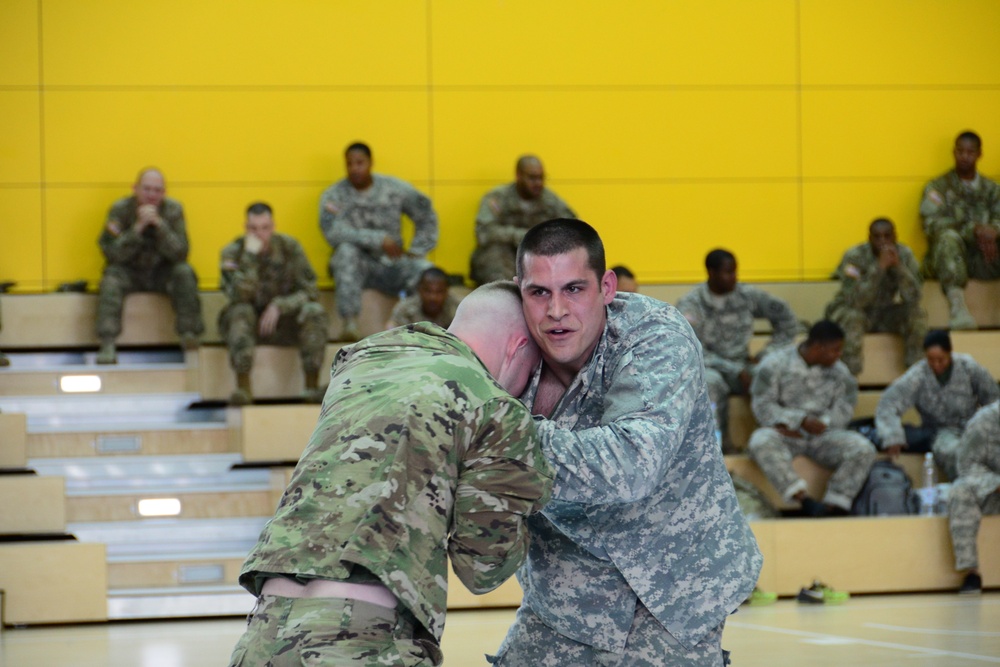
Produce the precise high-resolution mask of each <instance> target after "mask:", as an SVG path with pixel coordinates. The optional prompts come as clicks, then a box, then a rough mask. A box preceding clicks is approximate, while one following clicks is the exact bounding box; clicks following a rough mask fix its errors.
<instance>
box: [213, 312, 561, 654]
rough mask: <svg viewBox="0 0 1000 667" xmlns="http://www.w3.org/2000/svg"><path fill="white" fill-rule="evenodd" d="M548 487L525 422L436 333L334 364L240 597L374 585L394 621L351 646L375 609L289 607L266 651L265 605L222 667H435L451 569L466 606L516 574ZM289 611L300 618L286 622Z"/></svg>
mask: <svg viewBox="0 0 1000 667" xmlns="http://www.w3.org/2000/svg"><path fill="white" fill-rule="evenodd" d="M552 474H553V473H552V470H551V468H550V467H549V465H548V464H547V463H546V461H545V459H544V457H543V456H542V453H541V449H540V447H539V441H538V438H537V436H536V434H535V427H534V423H533V421H532V418H531V415H530V414H529V413H528V411H527V409H526V408H525V407H524V405H523V404H522V403H521V402H520V401H518V400H517V399H515V398H512V397H511V396H510V395H509V394H507V393H506V392H505V391H503V389H502V388H501V387H500V385H499V384H497V383H496V382H495V381H494V380H493V379H492V378H491V377H490V376H489V374H488V372H487V370H486V368H485V367H484V366H483V364H482V362H480V361H479V359H478V358H477V357H476V356H475V354H474V353H473V352H472V350H471V349H470V348H469V347H468V346H467V345H466V344H465V343H463V342H461V341H460V340H459V339H458V338H456V337H455V336H453V335H451V334H450V333H448V332H446V331H445V330H443V329H441V328H439V327H436V326H434V325H423V324H417V325H411V326H407V327H400V328H396V329H392V330H390V331H387V332H383V333H378V334H375V335H372V336H369V337H368V338H366V339H365V340H363V341H361V342H360V343H357V344H356V345H352V346H349V347H346V348H344V349H342V350H341V351H340V352H339V353H338V354H337V358H336V360H335V362H334V365H333V371H332V375H331V380H330V385H329V387H328V388H327V392H326V398H325V399H324V402H323V407H322V409H321V411H320V416H319V421H318V422H317V425H316V429H315V431H314V432H313V435H312V437H311V438H310V440H309V444H308V445H307V446H306V449H305V451H304V452H303V454H302V457H301V459H300V460H299V464H298V466H297V467H296V468H295V472H294V473H293V474H292V478H291V481H290V483H289V485H288V488H287V489H286V491H285V493H284V495H283V496H282V498H281V501H280V503H279V505H278V509H277V511H276V513H275V515H274V517H273V518H272V519H271V520H270V521H269V522H268V524H267V525H266V526H265V527H264V530H263V532H262V533H261V536H260V539H259V541H258V542H257V545H256V546H255V547H254V548H253V550H252V551H251V553H250V555H249V556H248V558H247V560H246V562H245V563H244V565H243V569H242V571H241V573H240V579H239V581H240V584H241V585H242V586H243V587H244V588H246V589H247V590H249V591H250V592H251V593H253V594H255V595H259V594H260V589H261V587H262V585H263V582H264V580H266V578H267V577H268V576H269V575H279V576H280V575H284V576H289V577H294V578H296V579H297V580H298V581H299V582H301V583H305V582H307V581H308V580H310V579H314V578H321V579H330V580H348V581H365V580H366V578H367V580H371V578H372V577H375V578H377V579H378V581H380V582H381V583H382V584H383V585H385V586H386V587H388V588H389V590H390V591H392V593H393V594H394V595H395V596H396V597H397V598H398V599H399V601H400V603H399V606H398V607H397V611H398V612H399V613H398V614H394V613H392V610H388V609H383V610H381V613H382V615H383V618H381V619H378V618H375V619H374V622H375V626H373V627H371V628H369V629H368V631H367V632H366V634H365V635H363V636H359V634H358V627H359V626H364V623H363V622H359V621H358V620H357V619H353V620H352V617H351V612H352V610H351V607H360V608H361V612H362V613H363V614H364V615H365V616H369V615H371V614H372V611H373V610H372V609H370V608H369V607H370V606H371V605H365V604H363V603H359V604H358V605H355V604H354V602H355V601H351V600H348V601H345V600H342V599H328V601H329V605H328V607H324V606H323V605H322V604H319V603H315V602H302V600H303V599H301V598H296V599H294V602H291V603H287V602H286V603H284V605H283V607H282V610H283V611H282V613H283V614H287V618H288V620H289V623H292V624H294V625H292V626H288V625H286V626H284V627H281V628H279V630H280V634H279V635H277V636H280V637H281V638H280V639H275V638H274V637H275V636H276V635H275V634H274V629H275V626H276V625H280V623H275V622H274V621H273V619H272V618H270V615H269V614H267V613H262V612H261V608H262V607H263V609H264V611H266V609H267V607H268V605H273V604H275V603H274V601H273V600H274V597H275V596H263V597H261V598H260V602H259V603H258V613H256V614H255V615H254V616H253V619H252V621H251V622H250V626H249V628H248V631H247V633H246V635H244V638H243V639H241V640H240V642H239V643H238V644H237V646H236V649H235V651H234V654H233V659H232V663H231V664H232V665H241V664H242V665H244V666H245V667H257V666H258V665H264V664H272V663H270V662H268V660H269V659H272V657H273V658H274V659H276V660H277V658H278V657H280V656H282V655H289V654H290V657H291V659H292V660H293V661H294V660H298V659H299V656H300V655H301V657H302V660H303V662H302V663H301V664H311V663H310V662H308V660H309V659H311V660H313V661H315V664H323V665H347V664H349V665H361V666H365V667H367V666H371V667H375V666H376V665H430V664H432V662H433V663H434V664H439V663H440V651H439V649H438V648H437V643H438V642H439V641H440V639H441V633H442V631H443V630H444V621H445V605H446V598H447V588H448V557H449V556H450V558H451V564H452V567H453V568H454V570H455V573H456V574H458V576H459V578H460V579H461V580H462V583H464V584H465V586H466V587H468V588H469V590H471V591H472V592H474V593H477V594H478V593H485V592H487V591H490V590H492V589H494V588H496V587H497V586H499V585H500V584H501V583H502V582H503V581H505V580H506V579H507V578H508V577H509V576H510V575H512V574H513V573H514V571H515V569H516V568H517V566H518V565H520V563H521V561H522V559H523V558H524V554H525V551H526V550H527V548H528V540H527V527H526V525H525V517H526V515H528V514H529V513H531V512H534V511H536V510H537V509H538V508H539V507H540V506H541V505H542V504H544V502H545V500H546V499H547V498H548V494H549V489H550V485H551V481H552ZM278 599H279V600H286V599H285V598H278ZM345 602H346V603H345ZM300 603H301V604H302V605H303V606H304V610H303V611H302V612H301V613H300V614H299V615H293V614H292V613H291V611H288V609H289V606H291V607H294V606H295V605H296V604H300ZM347 603H349V604H347ZM345 607H346V609H345ZM375 611H377V610H375ZM386 614H389V616H386ZM293 616H294V618H293ZM303 617H304V620H303ZM411 625H412V627H413V628H415V633H410V634H408V631H407V627H409V626H411ZM347 626H351V627H347ZM268 627H270V628H271V633H272V634H271V635H266V634H265V635H262V634H261V633H265V632H267V630H268ZM299 627H301V630H299V629H298V628H299ZM352 628H353V629H352ZM414 637H416V640H414ZM400 653H402V656H401V655H400ZM337 656H340V657H339V658H338V657H337ZM274 664H285V663H282V662H280V661H279V662H276V663H274ZM288 664H296V665H298V664H300V663H299V662H288Z"/></svg>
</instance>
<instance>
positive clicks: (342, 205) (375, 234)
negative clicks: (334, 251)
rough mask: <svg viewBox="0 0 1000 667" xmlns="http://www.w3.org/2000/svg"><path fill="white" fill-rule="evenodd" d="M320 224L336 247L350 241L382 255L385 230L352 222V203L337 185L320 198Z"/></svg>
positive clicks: (330, 242)
mask: <svg viewBox="0 0 1000 667" xmlns="http://www.w3.org/2000/svg"><path fill="white" fill-rule="evenodd" d="M319 226H320V230H321V231H322V232H323V236H324V237H325V238H326V241H327V243H329V244H330V245H331V246H333V247H334V248H336V247H337V246H339V245H340V244H341V243H350V244H353V245H356V246H359V247H361V248H364V249H365V250H368V251H369V252H371V253H373V254H375V255H376V256H381V255H382V240H383V239H384V238H385V232H384V231H383V230H380V229H360V228H358V227H356V226H355V225H354V224H352V209H351V204H350V202H349V201H347V200H346V199H345V198H344V197H342V196H341V195H340V193H339V192H338V190H337V187H336V186H335V185H333V186H330V187H329V188H327V189H326V191H325V192H323V195H322V196H321V197H320V200H319Z"/></svg>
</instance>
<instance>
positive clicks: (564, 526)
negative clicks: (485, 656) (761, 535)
mask: <svg viewBox="0 0 1000 667" xmlns="http://www.w3.org/2000/svg"><path fill="white" fill-rule="evenodd" d="M517 264H518V279H519V281H520V287H521V293H522V296H523V298H524V310H525V317H526V319H527V321H528V326H529V328H530V329H531V332H532V336H533V337H534V338H535V340H536V341H537V342H538V343H539V345H540V347H541V348H542V358H543V360H544V363H543V364H542V366H541V368H540V369H539V371H538V372H537V373H536V374H535V376H534V378H533V379H532V381H531V383H530V384H529V386H528V389H527V391H526V392H525V394H524V395H523V398H524V399H525V400H526V402H528V403H529V404H530V405H531V406H532V412H534V413H535V414H536V415H540V416H545V417H546V418H547V419H545V420H544V421H541V422H539V423H538V432H539V435H540V436H541V439H542V446H543V448H544V451H545V455H546V456H547V457H548V458H549V460H550V461H552V462H553V464H554V466H555V468H556V481H555V484H554V486H553V491H552V495H553V500H552V501H551V502H550V503H549V504H548V505H547V506H546V508H545V509H543V511H542V513H540V514H536V515H534V516H532V517H530V518H529V521H528V525H529V529H530V533H531V546H530V548H529V551H528V560H527V561H526V562H525V565H524V567H523V568H522V569H521V570H520V571H519V572H518V579H519V581H520V582H521V586H522V588H523V589H524V598H523V601H522V603H521V608H520V609H519V610H518V613H517V618H516V619H515V621H514V625H513V626H512V627H511V629H510V630H509V631H508V634H507V638H506V639H505V640H504V643H503V645H502V646H501V647H500V651H499V655H498V656H495V657H492V658H490V660H491V662H493V663H494V664H497V665H516V666H521V665H532V666H534V665H596V664H600V665H610V664H617V665H622V666H624V665H628V666H629V667H651V666H653V665H655V666H656V667H663V666H673V665H699V666H701V665H722V664H723V660H724V652H723V651H722V647H721V636H722V630H723V626H724V623H725V619H726V617H727V616H728V615H729V614H730V613H732V612H733V611H734V610H735V609H736V608H737V607H738V606H739V605H740V603H741V602H743V600H745V599H746V598H747V596H748V595H749V594H750V592H751V591H752V590H753V587H754V583H755V582H756V581H757V576H758V573H759V571H760V567H761V555H760V552H759V550H758V549H757V544H756V541H755V540H754V537H753V533H751V532H750V529H749V526H748V524H747V522H746V520H745V518H744V517H743V515H742V513H741V511H740V507H739V503H738V501H737V499H736V494H735V492H734V491H733V485H732V482H731V480H730V477H729V474H728V473H727V472H726V467H725V464H724V461H723V458H722V452H721V451H720V450H719V447H718V445H717V444H716V442H715V436H714V431H715V422H714V419H713V418H712V410H711V406H710V404H709V401H708V393H707V390H706V388H705V379H704V375H703V372H702V369H703V365H702V360H701V353H700V346H699V345H698V340H697V338H695V335H694V332H693V331H691V327H690V326H689V325H688V323H687V322H686V321H685V320H684V318H683V316H682V315H681V314H680V313H679V312H677V310H676V309H675V308H673V307H672V306H670V305H668V304H665V303H663V302H661V301H657V300H655V299H650V298H648V297H645V296H642V295H639V294H627V293H624V292H622V293H617V294H616V287H617V281H616V278H615V274H614V272H612V271H606V270H605V269H604V247H603V245H602V243H601V239H600V237H599V236H598V235H597V232H596V231H594V229H593V228H592V227H590V226H589V225H587V224H586V223H584V222H581V221H579V220H554V221H549V222H545V223H542V224H540V225H538V226H536V227H534V228H533V229H532V230H531V231H529V232H528V233H527V234H526V235H525V237H524V240H523V241H522V242H521V246H520V248H519V249H518V261H517Z"/></svg>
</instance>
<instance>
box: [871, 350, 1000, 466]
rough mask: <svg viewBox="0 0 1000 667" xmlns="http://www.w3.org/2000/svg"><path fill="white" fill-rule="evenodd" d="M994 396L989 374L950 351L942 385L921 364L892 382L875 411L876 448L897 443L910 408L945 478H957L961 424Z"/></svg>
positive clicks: (902, 439) (968, 358) (998, 393)
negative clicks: (928, 435) (929, 432)
mask: <svg viewBox="0 0 1000 667" xmlns="http://www.w3.org/2000/svg"><path fill="white" fill-rule="evenodd" d="M998 398H1000V389H998V388H997V382H996V380H995V379H993V377H992V376H991V375H990V372H989V371H988V370H986V369H985V368H983V367H982V366H981V365H979V363H978V362H977V361H976V360H975V359H973V358H972V357H971V356H969V355H968V354H961V353H959V352H953V353H952V355H951V374H950V375H949V376H948V380H947V382H945V383H944V384H942V383H941V381H940V380H938V378H937V377H936V376H935V375H934V371H932V370H931V367H930V366H929V365H928V364H927V360H926V359H924V360H921V361H918V362H917V363H915V364H913V365H912V366H910V368H909V369H908V370H907V371H906V372H905V373H903V374H902V375H901V376H899V377H898V378H896V379H895V380H894V381H893V382H892V384H890V385H889V387H888V388H887V389H886V390H885V393H883V394H882V398H880V399H879V402H878V407H877V408H876V409H875V427H876V428H877V429H878V434H879V437H880V438H881V439H882V446H883V447H889V446H891V445H898V444H903V443H904V442H906V438H905V435H904V433H903V422H902V417H903V413H905V412H906V411H907V410H909V409H910V408H912V407H916V408H917V412H919V413H920V422H921V426H924V427H927V428H933V429H936V431H937V432H936V433H935V435H934V443H933V444H932V445H931V451H933V452H934V460H935V462H936V463H937V465H938V467H940V468H941V470H943V471H944V474H945V475H946V476H947V477H948V479H951V480H953V479H955V477H956V475H957V474H958V458H957V456H958V443H959V439H960V438H961V436H962V431H963V430H965V425H966V424H967V423H968V421H969V420H970V419H971V418H972V416H973V415H974V414H976V410H978V409H979V408H980V407H982V406H984V405H987V404H988V403H992V402H993V401H995V400H997V399H998Z"/></svg>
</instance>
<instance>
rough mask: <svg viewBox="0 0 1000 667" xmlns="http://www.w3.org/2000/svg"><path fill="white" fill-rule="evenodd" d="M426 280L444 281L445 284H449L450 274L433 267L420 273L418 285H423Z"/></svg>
mask: <svg viewBox="0 0 1000 667" xmlns="http://www.w3.org/2000/svg"><path fill="white" fill-rule="evenodd" d="M425 280H427V281H431V280H443V281H445V282H448V274H447V273H445V272H444V271H442V270H441V269H439V268H438V267H436V266H432V267H430V268H428V269H424V270H423V271H422V272H421V273H420V280H418V281H417V283H418V284H419V283H422V282H424V281H425Z"/></svg>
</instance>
